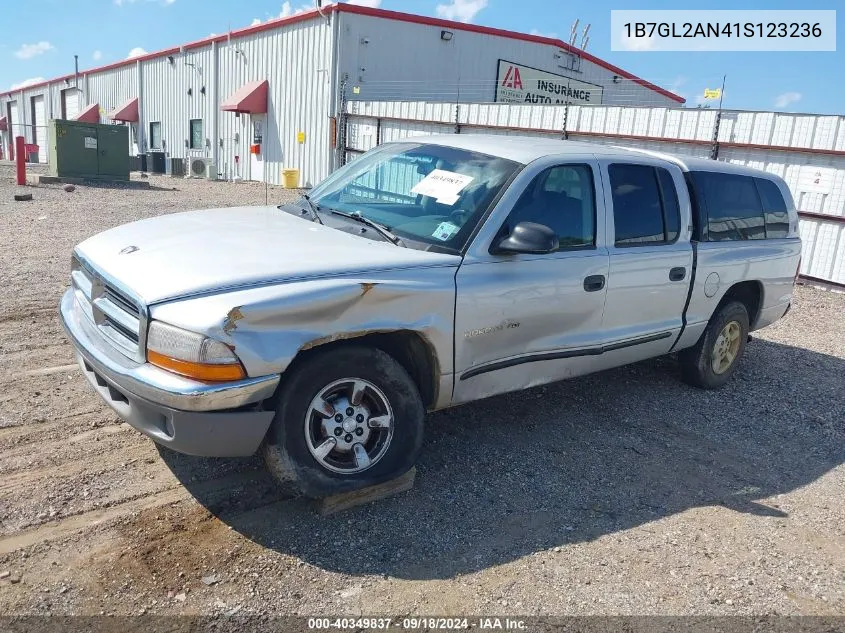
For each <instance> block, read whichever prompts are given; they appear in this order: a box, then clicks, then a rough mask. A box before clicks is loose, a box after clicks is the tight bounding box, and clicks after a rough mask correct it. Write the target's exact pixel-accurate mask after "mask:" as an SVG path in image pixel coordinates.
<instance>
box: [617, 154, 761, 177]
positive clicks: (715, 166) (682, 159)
mask: <svg viewBox="0 0 845 633" xmlns="http://www.w3.org/2000/svg"><path fill="white" fill-rule="evenodd" d="M616 149H621V150H623V151H628V152H635V153H637V154H645V155H647V156H651V157H653V158H660V159H662V160H666V161H669V162H671V163H675V164H676V165H677V166H678V167H680V168H681V169H683V170H684V171H718V172H719V173H722V174H741V175H743V176H754V177H757V178H759V177H761V176H768V177H769V178H770V179H772V180H774V179H775V178H777V176H776V175H775V174H770V173H768V172H765V171H762V170H760V169H755V168H754V167H746V166H745V165H737V164H735V163H727V162H725V161H723V160H711V159H709V158H696V157H694V156H675V155H674V154H665V153H663V152H655V151H652V150H647V149H638V148H633V147H630V148H628V147H625V148H623V147H618V148H616Z"/></svg>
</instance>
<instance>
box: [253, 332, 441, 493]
mask: <svg viewBox="0 0 845 633" xmlns="http://www.w3.org/2000/svg"><path fill="white" fill-rule="evenodd" d="M350 412H351V413H350ZM424 417H425V407H424V406H423V402H422V398H421V397H420V394H419V390H418V389H417V386H416V384H414V381H413V380H412V379H411V377H410V376H409V375H408V372H407V371H405V369H404V367H402V365H400V364H399V363H398V362H397V361H396V360H395V359H394V358H393V357H392V356H390V355H388V354H386V353H385V352H383V351H381V350H379V349H375V348H369V347H362V346H353V345H350V346H345V347H340V348H337V347H335V348H332V349H328V350H326V351H322V352H321V351H317V352H314V353H312V355H311V356H309V357H307V358H306V359H305V360H304V361H302V362H300V363H297V365H296V367H294V368H292V373H291V375H290V377H289V378H288V379H287V380H286V382H285V383H284V385H283V386H282V389H281V390H280V393H279V398H278V403H277V406H276V416H275V417H274V419H273V423H272V425H271V426H270V431H269V433H268V434H267V438H266V439H265V441H264V444H263V446H262V453H263V456H264V461H265V464H266V465H267V468H268V469H269V470H270V472H271V473H272V474H273V476H274V477H275V479H276V480H277V481H278V482H279V484H280V485H281V486H282V487H283V489H284V490H285V491H286V492H288V493H289V494H291V495H295V496H299V495H304V496H306V497H312V498H321V497H326V496H329V495H332V494H337V493H340V492H348V491H351V490H357V489H359V488H364V487H367V486H373V485H376V484H380V483H383V482H385V481H388V480H390V479H394V478H396V477H398V476H400V475H402V474H403V473H405V472H407V471H408V470H409V469H410V468H411V467H412V466H413V465H414V464H415V463H416V461H417V457H418V456H419V452H420V449H421V447H422V439H423V422H424Z"/></svg>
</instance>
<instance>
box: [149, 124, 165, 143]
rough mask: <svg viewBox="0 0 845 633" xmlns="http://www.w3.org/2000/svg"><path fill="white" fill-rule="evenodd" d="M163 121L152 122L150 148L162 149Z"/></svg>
mask: <svg viewBox="0 0 845 633" xmlns="http://www.w3.org/2000/svg"><path fill="white" fill-rule="evenodd" d="M161 148H162V147H161V122H160V121H152V122H150V149H161Z"/></svg>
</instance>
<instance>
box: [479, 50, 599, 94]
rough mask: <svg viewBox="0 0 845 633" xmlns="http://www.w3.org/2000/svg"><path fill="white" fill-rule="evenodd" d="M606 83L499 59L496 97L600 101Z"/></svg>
mask: <svg viewBox="0 0 845 633" xmlns="http://www.w3.org/2000/svg"><path fill="white" fill-rule="evenodd" d="M601 99H602V87H601V86H597V85H596V84H590V83H587V82H585V81H579V80H577V79H571V78H569V77H564V76H563V75H555V74H554V73H547V72H546V71H544V70H537V69H536V68H531V67H530V66H522V65H521V64H514V63H513V62H509V61H507V60H505V59H500V60H499V74H498V78H497V79H496V101H497V102H499V103H539V104H543V103H549V104H555V103H578V104H593V105H598V104H600V103H601Z"/></svg>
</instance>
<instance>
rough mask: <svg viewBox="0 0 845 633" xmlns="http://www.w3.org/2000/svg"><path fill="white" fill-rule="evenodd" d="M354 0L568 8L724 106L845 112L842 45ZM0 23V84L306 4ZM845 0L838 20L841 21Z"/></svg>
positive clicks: (644, 68) (598, 13)
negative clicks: (667, 45) (671, 40)
mask: <svg viewBox="0 0 845 633" xmlns="http://www.w3.org/2000/svg"><path fill="white" fill-rule="evenodd" d="M347 1H349V2H351V3H354V4H363V5H368V6H380V7H381V8H384V9H392V10H396V11H405V12H408V13H416V14H420V15H428V16H436V17H442V18H447V19H452V20H457V21H461V22H471V23H474V24H480V25H484V26H492V27H497V28H503V29H509V30H514V31H522V32H527V33H536V34H541V35H548V36H552V37H560V38H562V39H568V34H569V31H570V27H571V25H572V23H573V22H574V21H575V19H579V20H580V24H581V25H582V27H583V25H585V24H591V25H592V26H591V30H590V42H589V46H588V49H587V50H588V52H590V53H592V54H593V55H596V56H597V57H600V58H602V59H605V60H607V61H609V62H611V63H613V64H615V65H617V66H619V67H621V68H623V69H625V70H627V71H629V72H632V73H634V74H635V75H637V76H639V77H642V78H644V79H647V80H649V81H651V82H652V83H655V84H657V85H659V86H662V87H664V88H666V89H668V90H671V91H672V92H675V93H676V94H679V95H681V96H682V97H684V98H686V99H687V106H689V107H696V105H698V104H700V103H702V102H703V94H704V89H705V88H718V87H719V86H720V84H721V83H722V77H723V75H724V76H726V80H725V86H726V87H725V91H724V107H726V108H736V109H750V110H776V111H787V112H812V113H824V114H845V81H843V78H845V70H843V68H845V63H843V62H845V51H843V47H845V44H843V43H842V42H841V40H840V45H839V50H838V51H837V52H804V53H786V52H756V53H755V52H660V51H616V52H614V51H611V50H610V49H611V33H610V11H611V9H620V8H625V9H629V8H631V5H630V4H629V3H628V2H620V1H619V0H613V1H610V0H591V1H590V2H572V1H568V0H347ZM3 4H4V7H3V9H4V10H3V12H2V14H0V26H2V27H3V32H4V36H3V38H2V39H0V90H6V89H9V88H13V87H18V86H20V85H21V84H25V83H27V82H31V83H37V82H38V81H42V80H43V79H45V78H46V79H50V78H52V77H56V76H59V75H65V74H68V73H72V72H73V56H74V54H76V55H79V64H80V69H81V70H85V69H88V68H92V67H95V66H98V65H103V64H107V63H111V62H115V61H119V60H122V59H126V58H127V57H130V56H133V55H138V54H143V53H144V52H148V51H149V52H154V51H156V50H160V49H164V48H169V47H172V46H178V45H179V44H183V43H185V42H189V41H193V40H197V39H201V38H204V37H207V36H209V35H211V34H222V33H225V32H226V31H227V30H229V29H237V28H241V27H245V26H249V25H250V24H252V23H254V22H256V21H264V20H267V19H271V18H275V17H279V16H280V15H289V14H292V13H295V12H297V11H298V10H302V9H303V8H306V9H307V8H311V7H313V6H314V3H313V1H311V2H309V1H307V0H290V1H286V2H279V0H26V1H25V2H24V1H16V2H4V3H3ZM837 5H840V8H841V7H842V6H845V5H842V3H841V0H818V1H815V2H811V3H810V4H809V6H803V3H801V6H799V3H796V2H795V0H746V1H745V2H742V3H741V4H740V3H738V2H736V0H734V1H731V2H725V1H723V0H710V2H708V3H707V8H708V9H751V10H760V11H761V19H762V16H763V15H764V13H763V9H795V8H810V9H836V8H837ZM635 6H636V8H637V9H652V10H654V9H656V10H661V9H694V8H700V7H701V4H700V3H696V2H690V1H685V0H639V1H638V2H637V4H636V5H635ZM843 16H845V10H842V11H839V12H838V14H837V31H838V32H840V33H845V29H843V20H845V17H843Z"/></svg>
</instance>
